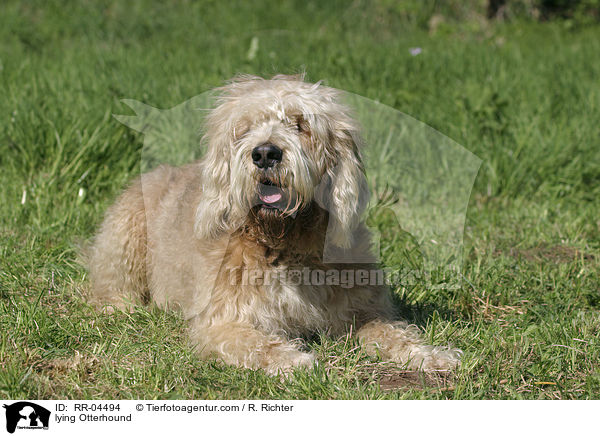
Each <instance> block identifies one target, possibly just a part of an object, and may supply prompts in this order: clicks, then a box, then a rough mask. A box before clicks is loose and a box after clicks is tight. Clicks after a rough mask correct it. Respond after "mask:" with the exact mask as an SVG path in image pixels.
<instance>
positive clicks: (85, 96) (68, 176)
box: [0, 0, 600, 399]
mask: <svg viewBox="0 0 600 436" xmlns="http://www.w3.org/2000/svg"><path fill="white" fill-rule="evenodd" d="M275 3H277V4H278V5H279V4H280V3H281V6H278V7H276V6H275ZM427 4H431V3H430V2H427ZM352 5H353V6H350V7H349V6H347V4H345V3H344V4H342V3H339V4H336V3H334V2H331V3H326V4H325V5H321V4H319V3H317V2H309V3H306V2H293V1H285V2H283V3H282V2H266V3H264V4H263V5H261V6H256V5H252V6H251V5H250V2H240V3H239V4H238V5H237V6H235V7H234V6H226V5H221V4H220V3H219V2H212V1H206V2H198V3H192V2H186V1H170V2H156V3H153V2H150V1H140V2H135V3H134V4H133V5H127V6H125V3H118V2H116V1H109V0H107V1H98V2H92V1H82V2H77V3H76V2H72V3H70V4H69V5H68V6H64V5H63V2H58V1H44V2H42V1H37V2H36V1H32V2H26V3H25V2H23V3H22V4H21V3H17V2H14V1H6V2H3V3H2V5H1V6H0V165H1V171H0V202H1V204H2V207H1V209H0V250H1V256H0V397H2V398H30V399H35V398H93V399H99V398H104V399H111V398H115V399H121V398H212V399H235V398H281V399H291V398H300V399H308V398H314V399H323V398H332V399H364V398H371V399H381V398H390V399H395V398H453V399H491V398H494V399H498V398H505V399H508V398H510V399H516V398H528V399H538V398H540V399H541V398H563V399H573V398H595V399H598V398H600V368H599V362H600V279H599V271H600V268H599V267H600V265H599V263H600V221H599V220H600V218H598V217H599V216H600V210H599V209H600V206H599V202H598V201H597V198H598V196H599V195H600V151H599V150H600V136H599V130H598V120H599V119H600V84H599V83H598V79H597V78H598V77H600V58H599V57H598V56H597V54H598V53H600V28H598V27H597V26H587V27H582V28H578V29H572V28H569V27H566V26H565V25H563V23H561V22H548V23H542V24H539V23H533V22H522V23H519V22H514V23H489V22H485V21H483V20H479V19H477V17H475V18H472V19H469V20H467V21H465V22H456V21H453V20H447V21H445V22H444V25H443V26H439V27H438V28H437V31H435V32H434V31H433V29H432V31H428V30H427V29H426V20H423V19H421V18H418V19H412V18H410V17H413V18H414V16H418V17H421V15H419V14H417V15H411V16H410V17H407V16H406V14H405V13H404V12H402V11H400V12H402V13H400V12H398V11H397V10H395V9H394V8H392V7H391V6H386V5H388V2H383V1H381V2H377V3H376V4H375V5H372V4H371V3H369V7H367V3H366V2H365V3H363V2H360V1H359V2H353V3H352ZM419 13H421V12H419ZM253 38H258V44H259V45H258V51H257V52H256V55H255V56H254V57H252V56H248V52H249V49H250V46H251V41H252V39H253ZM411 47H422V49H423V53H422V54H421V55H419V56H415V57H413V56H410V54H409V51H408V50H409V48H411ZM301 70H306V71H307V76H308V78H309V79H310V80H315V81H316V80H320V79H324V80H325V83H326V84H328V85H329V86H333V87H336V88H340V89H345V90H347V91H350V92H353V93H356V94H359V95H362V96H365V97H367V98H369V99H372V100H378V101H380V102H382V103H384V104H386V105H388V106H391V107H394V108H395V109H397V110H399V111H402V112H404V113H406V114H408V115H411V116H412V117H414V118H416V119H418V120H420V121H422V122H424V123H426V124H428V125H430V126H432V127H434V128H435V129H437V130H438V131H439V132H441V133H442V134H444V135H447V136H448V137H450V138H452V139H453V140H454V141H456V142H458V143H459V144H461V145H463V146H464V147H465V148H467V149H468V150H470V151H471V152H473V153H475V154H476V155H478V156H479V157H480V158H481V159H482V160H483V164H482V167H481V170H480V172H479V175H478V177H477V180H476V183H475V186H474V189H473V193H472V195H471V199H470V203H469V209H468V215H467V224H466V226H465V250H464V260H465V263H464V269H463V274H464V276H465V280H464V281H463V286H462V287H461V288H460V289H454V290H444V291H437V292H428V291H427V289H426V288H425V287H424V286H423V285H422V284H419V283H415V284H414V285H413V286H410V287H408V288H405V289H396V290H395V293H396V296H397V302H398V305H399V309H400V310H401V311H402V313H403V314H404V315H405V316H406V317H407V318H408V319H409V320H411V321H413V322H415V323H417V324H419V325H421V326H422V327H423V328H424V329H425V331H426V335H427V336H428V338H429V340H430V341H432V342H433V343H436V344H445V343H448V342H452V343H453V344H454V345H456V346H458V347H459V348H461V349H463V350H464V351H465V356H464V361H463V364H462V366H461V368H460V369H459V370H457V371H456V373H455V374H454V375H452V376H449V377H444V378H433V377H432V378H423V377H420V376H418V375H415V374H407V373H405V372H402V371H400V370H399V369H398V368H394V367H393V366H390V365H387V364H385V363H382V362H379V361H377V359H372V358H369V357H367V356H365V355H364V354H363V353H362V352H361V351H360V350H358V348H357V347H356V345H357V344H356V343H355V342H354V341H353V340H340V341H333V340H331V339H327V338H321V340H318V341H314V342H311V343H309V346H310V347H311V348H313V349H314V351H315V352H316V353H317V354H318V356H319V361H320V363H321V364H320V365H319V367H318V368H316V369H315V370H312V371H300V372H298V373H296V374H295V375H294V376H293V377H291V378H289V379H287V380H280V379H278V378H271V377H268V376H266V375H265V374H264V373H262V372H260V371H257V372H254V371H250V370H244V369H238V368H231V367H227V366H224V365H222V364H220V363H218V362H215V361H209V362H206V361H201V360H199V359H198V358H197V357H196V356H195V355H194V353H193V351H192V350H191V348H190V346H189V344H188V343H187V342H186V340H185V324H184V322H183V320H182V319H181V318H180V317H178V315H177V314H174V313H165V312H163V311H160V310H158V309H153V308H148V309H146V308H140V309H138V310H136V311H135V313H132V314H124V313H120V314H116V315H112V316H107V315H102V314H98V313H96V312H94V311H93V310H92V309H91V308H90V307H89V306H88V305H87V304H86V303H85V301H84V299H83V298H82V296H81V294H82V291H83V289H84V288H85V286H87V279H86V274H85V271H84V270H83V269H82V268H81V267H80V266H79V265H78V264H77V263H76V250H75V246H76V244H77V243H78V242H79V241H81V240H85V239H86V238H89V237H90V236H91V235H92V234H93V232H94V229H95V228H96V227H97V225H98V224H99V222H100V220H101V218H102V213H103V211H104V210H105V209H106V207H107V205H108V204H110V202H111V201H112V200H113V199H114V198H115V196H116V195H117V194H118V192H119V191H120V190H121V189H122V188H123V186H124V185H125V184H126V182H127V181H128V180H130V179H131V178H132V177H134V176H135V175H136V174H138V173H139V165H140V152H141V147H142V143H143V137H142V135H141V134H139V133H136V132H134V131H132V130H129V129H127V128H126V127H125V126H124V125H122V124H120V123H119V122H117V121H116V120H115V119H114V118H112V116H111V114H113V113H117V114H127V113H130V112H129V109H127V108H126V107H125V106H124V105H123V104H122V103H120V100H121V99H123V98H132V99H137V100H140V101H144V102H146V103H148V104H151V105H153V106H156V107H161V108H168V107H172V106H175V105H177V104H179V103H181V102H183V101H185V100H187V99H189V98H191V97H193V96H195V95H198V94H200V93H202V92H204V91H207V90H209V89H211V88H213V87H215V86H218V85H221V84H222V83H223V81H224V80H226V79H228V78H230V77H232V76H233V75H235V74H236V73H240V72H243V73H253V74H259V75H264V76H268V75H270V74H273V73H279V72H283V73H293V72H298V71H301ZM24 193H25V194H24ZM22 200H24V201H22ZM381 223H384V222H383V221H381V222H380V224H381ZM393 241H394V239H393V238H388V239H384V246H383V248H384V250H385V253H386V255H385V256H384V259H383V260H384V262H385V263H386V265H387V266H391V267H394V266H397V265H398V264H399V263H401V262H402V256H401V251H402V250H396V248H397V247H396V246H395V245H394V242H393Z"/></svg>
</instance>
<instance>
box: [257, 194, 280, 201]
mask: <svg viewBox="0 0 600 436" xmlns="http://www.w3.org/2000/svg"><path fill="white" fill-rule="evenodd" d="M259 197H260V199H261V200H262V201H264V202H265V203H267V204H272V203H277V202H278V201H279V200H281V194H280V193H279V192H276V193H274V194H269V195H259Z"/></svg>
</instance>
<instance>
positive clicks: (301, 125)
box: [294, 117, 308, 133]
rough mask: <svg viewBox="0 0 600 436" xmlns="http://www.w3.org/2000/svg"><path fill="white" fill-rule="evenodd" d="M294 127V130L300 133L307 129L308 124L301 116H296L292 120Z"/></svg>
mask: <svg viewBox="0 0 600 436" xmlns="http://www.w3.org/2000/svg"><path fill="white" fill-rule="evenodd" d="M294 127H295V128H296V131H298V132H300V133H302V132H306V131H308V125H307V124H306V120H305V119H304V118H302V117H298V118H296V120H295V121H294Z"/></svg>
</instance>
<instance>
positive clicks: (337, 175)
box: [316, 125, 369, 249]
mask: <svg viewBox="0 0 600 436" xmlns="http://www.w3.org/2000/svg"><path fill="white" fill-rule="evenodd" d="M347 127H348V126H347V125H346V126H344V125H342V126H337V128H336V127H334V128H333V129H331V130H330V135H329V136H330V139H329V141H330V143H331V145H332V146H333V150H335V157H334V162H333V163H332V165H331V166H330V168H329V169H328V170H327V171H326V173H325V176H324V178H323V181H322V182H321V184H320V185H319V186H318V187H317V193H316V197H317V200H318V202H319V203H320V204H321V206H322V207H324V209H326V210H327V211H328V212H329V224H328V227H327V242H328V243H331V244H333V245H335V246H337V247H339V248H343V249H347V248H351V247H352V245H353V242H354V240H355V236H356V235H355V234H354V233H355V230H356V229H357V228H358V225H359V224H360V222H361V219H362V214H363V212H364V210H365V208H366V206H367V203H368V201H369V189H368V186H367V181H366V178H365V172H364V168H363V165H362V161H361V157H360V154H359V143H360V136H359V135H358V132H357V131H356V130H354V129H353V128H347Z"/></svg>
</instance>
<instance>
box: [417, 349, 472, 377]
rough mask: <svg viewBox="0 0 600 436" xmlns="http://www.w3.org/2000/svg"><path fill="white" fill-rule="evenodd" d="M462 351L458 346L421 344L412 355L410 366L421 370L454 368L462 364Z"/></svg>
mask: <svg viewBox="0 0 600 436" xmlns="http://www.w3.org/2000/svg"><path fill="white" fill-rule="evenodd" d="M462 353H463V352H462V351H461V350H459V349H457V348H449V347H435V346H431V345H424V346H420V347H418V348H417V349H415V350H414V352H413V353H412V354H411V356H410V360H409V366H410V367H411V368H412V369H420V370H425V371H427V370H446V371H447V370H452V369H455V368H456V367H457V366H458V365H459V364H460V358H461V356H462Z"/></svg>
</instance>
